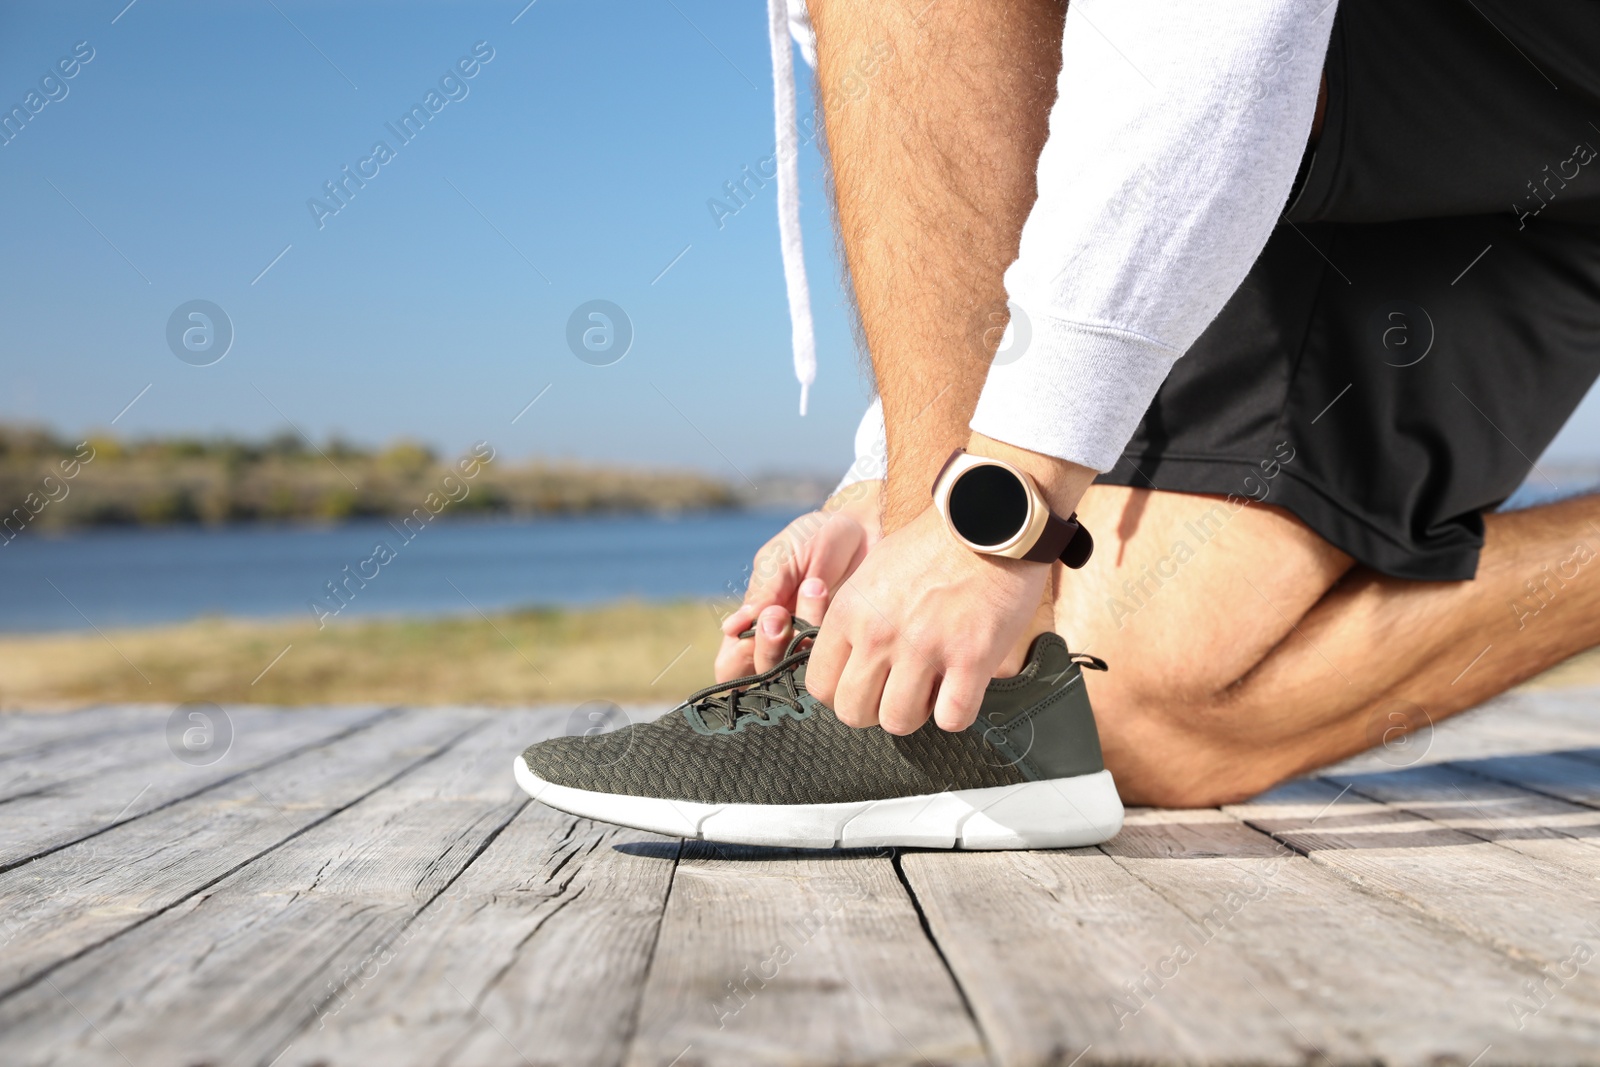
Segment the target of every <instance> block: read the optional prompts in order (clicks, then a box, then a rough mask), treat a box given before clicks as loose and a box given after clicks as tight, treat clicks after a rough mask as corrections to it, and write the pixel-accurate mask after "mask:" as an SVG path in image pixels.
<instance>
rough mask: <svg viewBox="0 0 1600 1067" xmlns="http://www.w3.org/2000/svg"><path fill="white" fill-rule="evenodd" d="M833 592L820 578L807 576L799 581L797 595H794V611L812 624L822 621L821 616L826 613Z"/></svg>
mask: <svg viewBox="0 0 1600 1067" xmlns="http://www.w3.org/2000/svg"><path fill="white" fill-rule="evenodd" d="M832 592H833V589H832V587H830V586H829V585H828V583H827V581H825V580H824V579H822V578H816V577H813V578H807V579H806V580H805V581H803V582H801V583H800V592H799V595H797V596H796V597H795V601H794V613H795V614H796V615H798V616H800V618H802V619H804V620H805V621H806V622H809V623H811V624H812V625H813V626H816V625H820V624H821V623H822V617H823V616H824V615H826V614H827V613H828V600H829V599H830V594H831V593H832Z"/></svg>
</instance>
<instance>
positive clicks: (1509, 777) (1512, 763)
mask: <svg viewBox="0 0 1600 1067" xmlns="http://www.w3.org/2000/svg"><path fill="white" fill-rule="evenodd" d="M1596 730H1597V731H1600V724H1597V725H1596ZM1593 751H1595V750H1592V749H1591V750H1587V751H1584V752H1579V753H1566V752H1552V753H1548V754H1545V755H1539V756H1500V757H1489V758H1486V759H1476V760H1468V761H1464V762H1462V763H1459V764H1456V765H1455V766H1457V767H1459V768H1460V769H1461V770H1463V771H1466V772H1468V773H1470V774H1480V775H1484V776H1486V777H1489V778H1495V779H1498V780H1500V781H1502V782H1509V783H1512V784H1514V785H1518V786H1521V787H1523V788H1525V789H1528V790H1531V791H1533V792H1537V793H1544V794H1546V795H1547V796H1552V797H1559V798H1561V799H1562V800H1565V801H1568V802H1569V803H1572V804H1581V805H1583V806H1584V807H1587V808H1600V762H1596V760H1595V759H1594V758H1592V757H1591V756H1590V755H1589V753H1590V752H1593Z"/></svg>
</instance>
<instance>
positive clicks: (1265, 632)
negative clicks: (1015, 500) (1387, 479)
mask: <svg viewBox="0 0 1600 1067" xmlns="http://www.w3.org/2000/svg"><path fill="white" fill-rule="evenodd" d="M1080 514H1083V515H1084V517H1085V519H1086V521H1088V522H1089V523H1090V524H1091V529H1093V530H1095V532H1096V535H1097V538H1098V540H1099V542H1100V548H1099V551H1097V553H1096V555H1095V558H1094V560H1092V561H1091V562H1090V564H1089V566H1088V567H1086V568H1085V569H1084V571H1082V572H1080V573H1079V574H1077V575H1074V576H1073V577H1072V578H1071V579H1068V580H1066V581H1062V582H1059V583H1057V584H1058V590H1059V591H1058V594H1057V599H1056V603H1055V612H1056V621H1057V624H1058V629H1060V630H1061V632H1062V633H1064V634H1066V635H1068V638H1069V641H1070V643H1071V644H1072V646H1073V647H1074V648H1075V649H1078V648H1082V649H1086V650H1088V651H1092V652H1093V653H1094V654H1096V655H1098V656H1101V657H1103V658H1104V659H1106V660H1107V661H1108V662H1109V663H1110V664H1111V670H1110V671H1109V672H1108V673H1106V674H1098V673H1093V672H1091V673H1090V675H1089V676H1088V679H1087V681H1088V685H1089V689H1090V694H1091V696H1092V698H1093V700H1094V704H1095V711H1096V716H1097V718H1098V719H1099V720H1100V725H1101V732H1102V741H1103V743H1104V746H1105V750H1106V763H1107V766H1109V767H1110V769H1111V771H1112V773H1113V775H1115V776H1116V778H1117V782H1118V786H1119V788H1120V789H1121V790H1122V792H1123V796H1124V797H1125V798H1126V799H1127V800H1129V801H1130V802H1133V803H1146V804H1160V805H1166V806H1199V805H1211V804H1217V803H1222V802H1226V801H1230V800H1234V799H1238V798H1241V797H1245V796H1249V795H1252V794H1254V793H1257V792H1260V791H1261V790H1262V789H1265V788H1267V787H1269V786H1271V785H1273V784H1275V783H1276V782H1279V781H1281V780H1283V779H1284V778H1287V777H1290V776H1292V775H1294V774H1297V773H1300V772H1303V771H1307V770H1310V769H1312V768H1314V767H1318V766H1322V765H1324V764H1327V763H1331V762H1333V761H1335V760H1338V759H1341V758H1343V757H1345V756H1348V755H1351V754H1353V753H1355V752H1359V751H1361V750H1363V749H1366V748H1369V747H1371V746H1373V745H1375V744H1378V743H1380V742H1382V741H1384V740H1385V739H1386V738H1391V737H1392V736H1394V731H1396V730H1404V729H1415V728H1417V727H1420V726H1423V725H1425V724H1427V723H1429V722H1438V721H1439V720H1441V719H1443V718H1445V717H1447V716H1449V715H1453V714H1455V713H1456V712H1459V711H1462V710H1465V709H1466V708H1469V707H1472V706H1473V705H1475V704H1478V703H1480V702H1481V701H1483V700H1486V699H1488V698H1489V697H1491V696H1493V695H1495V694H1497V693H1500V692H1502V691H1504V690H1505V689H1507V688H1509V687H1510V686H1512V685H1515V684H1516V683H1518V682H1520V681H1523V680H1524V679H1526V678H1529V677H1531V676H1532V675H1534V674H1537V673H1538V672H1540V671H1542V670H1544V669H1546V668H1547V667H1550V666H1552V665H1554V664H1556V663H1559V662H1560V661H1561V660H1563V659H1565V658H1567V657H1568V656H1571V655H1573V654H1575V653H1577V652H1579V651H1582V650H1583V649H1585V648H1589V647H1592V646H1593V645H1595V644H1597V643H1600V565H1597V564H1596V560H1597V559H1600V498H1597V497H1584V498H1579V499H1576V500H1569V501H1563V502H1561V503H1558V504H1552V505H1549V506H1546V507H1539V508H1531V509H1528V510H1526V511H1519V512H1513V513H1510V514H1505V515H1490V516H1486V518H1485V524H1486V527H1487V536H1486V544H1485V546H1484V550H1483V553H1482V557H1481V561H1480V564H1479V568H1478V576H1477V578H1476V579H1475V580H1473V581H1470V582H1417V581H1405V580H1401V579H1396V578H1389V577H1386V576H1384V575H1381V574H1378V573H1376V572H1374V571H1371V570H1369V569H1367V568H1364V567H1352V566H1351V561H1350V558H1349V557H1348V556H1346V555H1345V554H1344V553H1342V552H1340V551H1339V550H1337V549H1335V548H1333V546H1331V545H1329V544H1328V543H1327V542H1325V541H1323V540H1322V539H1321V538H1319V537H1317V535H1315V534H1314V533H1312V532H1311V531H1310V530H1309V529H1308V528H1307V527H1306V526H1305V525H1304V524H1302V523H1300V522H1299V521H1298V520H1296V519H1294V518H1293V517H1292V516H1290V515H1288V514H1287V513H1286V512H1283V511H1281V510H1279V509H1276V508H1273V507H1270V506H1267V505H1260V504H1252V505H1250V506H1248V507H1244V508H1242V509H1239V510H1237V511H1233V510H1231V509H1230V508H1228V507H1227V506H1226V505H1225V504H1223V503H1222V502H1221V499H1220V498H1217V497H1209V496H1194V495H1190V494H1184V493H1162V492H1150V491H1146V490H1130V489H1123V488H1119V487H1112V486H1096V487H1094V488H1092V489H1091V490H1090V491H1089V494H1088V495H1087V496H1086V497H1085V499H1084V503H1083V506H1082V507H1081V508H1080ZM1180 545H1181V546H1183V547H1182V548H1181V549H1180V548H1179V546H1180Z"/></svg>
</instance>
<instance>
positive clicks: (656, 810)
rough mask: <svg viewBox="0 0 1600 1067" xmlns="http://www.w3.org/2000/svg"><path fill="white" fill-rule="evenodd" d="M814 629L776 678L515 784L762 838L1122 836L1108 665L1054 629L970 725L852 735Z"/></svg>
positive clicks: (532, 766) (541, 752) (755, 678)
mask: <svg viewBox="0 0 1600 1067" xmlns="http://www.w3.org/2000/svg"><path fill="white" fill-rule="evenodd" d="M816 632H817V629H816V627H814V626H809V625H807V624H805V623H803V622H801V621H800V620H796V621H795V635H794V639H793V640H792V641H790V643H789V647H788V650H787V652H788V654H787V655H786V656H785V657H784V659H783V660H782V661H781V662H780V663H779V664H778V665H777V666H776V667H774V668H773V669H772V670H770V671H766V672H764V673H761V674H757V675H752V676H751V677H749V678H739V679H735V680H733V681H730V682H726V683H723V684H721V685H714V686H711V687H709V688H706V689H702V690H700V692H698V693H695V694H694V695H693V696H691V697H689V699H688V700H686V701H684V703H682V704H680V705H679V706H678V707H676V708H674V709H673V710H672V711H670V712H668V713H667V714H666V715H664V716H662V717H661V718H659V719H657V720H656V721H654V722H649V723H639V724H635V725H631V726H625V727H623V728H622V729H620V730H616V731H614V732H612V733H606V734H598V735H594V736H583V737H557V738H553V739H551V740H549V741H542V742H540V743H539V744H536V745H534V746H532V747H531V748H529V749H528V750H527V751H526V752H524V753H523V754H522V755H521V756H519V757H517V759H516V761H515V770H516V776H517V782H518V783H519V784H520V785H521V786H522V788H523V789H525V790H526V791H527V792H528V794H529V795H530V796H532V797H533V798H534V799H535V800H538V801H540V802H542V803H544V804H548V805H549V806H551V807H553V808H556V809H559V810H561V811H565V812H568V813H570V814H573V815H580V816H583V817H585V818H590V819H599V820H602V821H605V822H612V823H619V824H621V825H623V826H632V827H636V828H638V829H641V830H651V831H654V832H656V833H661V834H670V835H674V836H677V837H688V838H699V839H702V840H707V841H723V842H729V843H735V844H748V845H781V846H788V847H793V848H858V847H866V846H876V845H905V846H917V847H922V848H970V849H1001V848H1067V847H1075V846H1079V845H1092V844H1095V843H1097V842H1100V841H1104V840H1106V839H1107V838H1109V837H1111V836H1113V835H1114V834H1116V832H1117V831H1118V830H1119V829H1121V828H1122V801H1121V799H1120V798H1119V797H1118V796H1117V789H1116V786H1115V785H1114V784H1113V783H1112V781H1111V774H1110V772H1109V771H1107V770H1106V769H1105V765H1104V763H1103V762H1102V761H1101V758H1100V738H1099V734H1098V733H1097V732H1096V730H1095V724H1094V712H1093V711H1091V710H1090V708H1089V698H1088V695H1087V694H1086V693H1085V692H1084V686H1083V675H1082V668H1083V667H1091V668H1093V669H1096V670H1105V664H1104V663H1102V662H1101V661H1100V660H1097V659H1095V658H1094V657H1093V656H1084V655H1074V654H1073V653H1071V652H1068V651H1067V646H1066V643H1065V642H1064V641H1062V640H1061V638H1060V637H1058V636H1056V635H1055V634H1043V635H1041V636H1040V637H1039V638H1038V640H1036V641H1035V642H1034V644H1033V648H1032V649H1031V650H1030V652H1029V656H1028V664H1027V666H1026V667H1024V668H1023V670H1022V672H1021V673H1020V674H1018V675H1016V676H1015V677H1012V678H997V679H995V680H994V681H992V682H990V683H989V689H988V692H987V694H986V695H985V696H984V700H983V707H982V710H981V711H980V712H979V714H978V720H977V722H975V723H974V724H973V725H972V726H970V727H968V728H967V729H965V730H961V731H957V732H950V731H946V730H941V729H939V728H938V727H937V726H935V725H934V724H933V723H932V722H929V723H927V724H926V725H924V726H923V727H922V729H920V730H918V731H916V732H915V733H913V734H910V735H908V736H905V737H897V736H895V735H894V734H890V733H886V732H884V731H883V730H882V729H880V728H879V727H876V726H873V727H869V728H867V729H864V730H859V729H854V728H852V727H849V726H846V725H844V724H843V723H841V722H840V721H839V720H838V718H837V717H836V716H835V715H834V714H833V712H832V711H831V710H830V709H829V708H827V707H826V706H824V705H823V704H822V703H820V702H819V701H818V700H817V699H816V698H814V697H812V696H811V695H810V694H809V693H807V692H806V687H805V670H806V660H807V658H808V657H809V656H810V654H811V652H810V647H809V644H806V642H808V639H810V638H811V637H813V636H815V634H816ZM803 644H805V647H802V645H803Z"/></svg>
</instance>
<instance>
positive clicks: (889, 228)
mask: <svg viewBox="0 0 1600 1067" xmlns="http://www.w3.org/2000/svg"><path fill="white" fill-rule="evenodd" d="M810 8H811V14H812V20H813V23H814V24H815V26H816V29H817V39H818V47H817V56H818V78H819V81H820V89H821V92H820V96H821V99H822V100H823V112H824V120H825V125H826V130H827V142H828V149H829V153H830V161H831V164H832V173H833V182H834V191H835V197H836V203H837V208H838V219H839V227H840V232H841V236H842V238H843V242H844V248H845V256H846V261H847V263H848V266H849V270H850V274H851V277H852V279H853V281H854V285H855V299H856V302H857V309H858V311H859V314H860V319H861V325H862V329H863V332H864V334H865V341H866V343H867V346H868V349H869V351H870V353H871V356H872V364H873V369H874V372H875V374H876V377H877V383H878V392H879V395H880V396H881V397H882V400H883V406H884V419H885V423H886V426H887V432H888V480H887V486H886V489H885V495H884V515H883V519H884V529H885V530H886V531H893V530H894V529H896V528H898V527H900V526H903V525H905V523H907V522H908V521H910V519H911V518H913V517H914V516H915V515H917V514H918V513H919V512H920V511H922V510H923V509H924V508H926V507H927V506H928V491H929V487H930V486H931V484H932V482H933V478H934V475H935V473H936V472H937V471H938V469H939V467H940V465H941V464H942V463H943V462H944V460H945V458H946V457H947V456H948V455H949V454H950V451H951V450H952V449H954V448H956V447H958V446H961V445H964V444H966V443H967V442H968V440H969V437H970V432H969V430H968V428H967V422H968V420H969V419H970V418H971V415H972V410H973V406H974V404H975V403H976V401H977V396H978V393H979V390H980V389H981V388H982V386H983V382H984V379H985V376H986V374H987V373H988V369H989V364H990V360H991V358H992V356H993V353H994V349H995V346H996V345H997V344H998V342H999V340H1000V334H1001V328H1002V327H1003V326H1004V323H1005V312H1004V309H1005V294H1004V287H1003V283H1002V276H1003V273H1004V271H1005V268H1006V266H1007V265H1008V264H1009V263H1010V262H1011V261H1012V260H1013V259H1014V258H1015V257H1016V253H1017V242H1018V238H1019V235H1020V233H1021V230H1022V224H1023V221H1024V219H1025V218H1026V216H1027V213H1028V210H1029V208H1030V207H1031V206H1032V204H1033V201H1034V197H1035V186H1034V169H1035V165H1036V163H1037V160H1038V156H1039V151H1040V148H1041V147H1042V146H1043V144H1044V139H1045V134H1046V123H1047V119H1048V115H1049V109H1050V104H1051V102H1052V100H1053V99H1054V93H1055V77H1056V73H1057V71H1058V69H1059V65H1060V57H1061V52H1060V45H1061V29H1062V20H1063V11H1064V6H1063V5H1062V4H1061V3H1059V2H1057V0H1023V2H1017V3H1008V4H1004V5H967V4H933V5H929V4H926V2H925V0H909V2H907V3H891V2H881V3H860V2H844V0H811V4H810ZM886 55H887V56H888V58H883V57H884V56H886ZM864 56H871V57H874V59H873V61H872V63H871V64H870V66H871V67H872V69H873V73H872V75H871V76H870V77H863V75H862V70H863V68H862V57H864Z"/></svg>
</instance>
